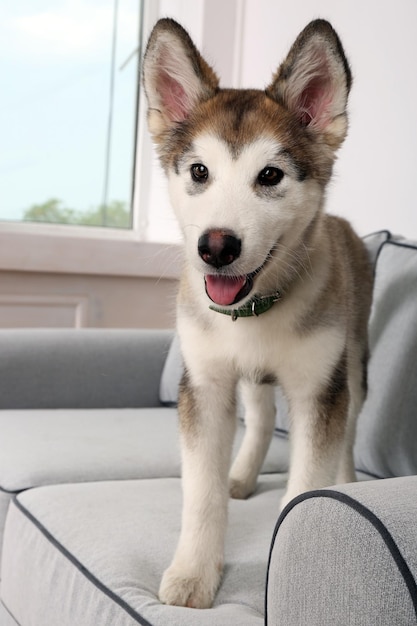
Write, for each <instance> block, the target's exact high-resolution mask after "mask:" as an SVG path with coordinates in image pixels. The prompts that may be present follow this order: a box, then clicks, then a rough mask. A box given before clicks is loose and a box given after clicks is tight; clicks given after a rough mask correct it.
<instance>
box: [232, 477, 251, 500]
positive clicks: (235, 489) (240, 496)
mask: <svg viewBox="0 0 417 626" xmlns="http://www.w3.org/2000/svg"><path fill="white" fill-rule="evenodd" d="M255 489H256V480H254V481H249V480H241V479H239V478H233V477H232V476H230V478H229V494H230V497H231V498H234V499H235V500H246V498H249V496H250V495H252V494H253V492H254V491H255Z"/></svg>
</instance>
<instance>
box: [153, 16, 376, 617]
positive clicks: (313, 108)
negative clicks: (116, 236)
mask: <svg viewBox="0 0 417 626" xmlns="http://www.w3.org/2000/svg"><path fill="white" fill-rule="evenodd" d="M350 85H351V73H350V69H349V65H348V62H347V60H346V57H345V54H344V52H343V48H342V45H341V43H340V40H339V38H338V36H337V34H336V33H335V31H334V30H333V28H332V27H331V25H330V24H329V23H328V22H326V21H323V20H316V21H314V22H312V23H311V24H309V25H308V26H307V27H306V28H305V30H304V31H303V32H302V33H301V34H300V35H299V37H298V38H297V40H296V42H295V43H294V45H293V47H292V48H291V50H290V52H289V54H288V57H287V58H286V60H285V61H284V62H283V64H282V65H281V66H280V67H279V69H278V71H277V72H276V74H275V75H274V76H273V79H272V82H271V84H270V85H269V87H267V89H266V90H265V91H258V90H250V89H248V90H245V89H221V88H219V82H218V78H217V76H216V74H215V73H214V71H213V70H212V69H211V67H209V65H208V64H207V63H206V61H205V60H204V59H203V58H202V57H201V55H200V54H199V52H198V51H197V50H196V48H195V46H194V44H193V42H192V41H191V39H190V37H189V36H188V34H187V33H186V32H185V31H184V29H183V28H182V27H181V26H179V25H178V24H177V23H176V22H174V21H172V20H170V19H163V20H160V21H159V22H158V23H157V24H156V26H155V28H154V30H153V32H152V34H151V37H150V39H149V43H148V47H147V50H146V54H145V59H144V86H145V91H146V95H147V99H148V105H149V111H148V121H149V129H150V132H151V134H152V136H153V139H154V141H155V144H156V145H157V149H158V153H159V156H160V160H161V163H162V166H163V168H164V170H165V172H166V175H167V177H168V181H169V191H170V197H171V201H172V205H173V207H174V210H175V213H176V215H177V218H178V221H179V224H180V226H181V229H182V233H183V236H184V244H185V267H184V271H183V275H182V279H181V286H180V290H179V296H178V332H179V335H180V340H181V347H182V353H183V357H184V362H185V368H186V369H185V373H184V377H183V380H182V384H181V390H180V400H179V414H180V423H181V440H182V458H183V494H184V505H183V520H182V531H181V536H180V540H179V544H178V548H177V551H176V553H175V556H174V559H173V562H172V564H171V566H170V567H169V568H168V570H167V571H166V572H165V574H164V577H163V580H162V584H161V588H160V599H161V600H162V601H163V602H165V603H168V604H176V605H182V606H189V607H209V606H210V605H211V604H212V601H213V598H214V595H215V593H216V589H217V587H218V585H219V581H220V578H221V574H222V567H223V550H224V536H225V528H226V519H227V501H228V497H229V494H231V496H232V497H234V498H247V497H248V496H249V495H250V494H251V493H252V492H253V491H254V489H255V486H256V481H257V476H258V473H259V470H260V468H261V465H262V462H263V460H264V457H265V454H266V451H267V449H268V445H269V443H270V440H271V437H272V433H273V430H274V420H275V406H274V386H275V385H276V384H279V385H280V386H281V388H282V390H283V392H284V394H285V396H286V398H287V400H288V406H289V411H290V418H291V453H292V454H291V464H290V474H289V481H288V488H287V491H286V494H285V495H284V498H283V501H282V504H281V506H284V505H285V504H286V503H287V502H289V501H290V500H291V499H292V498H293V497H294V496H296V495H298V494H300V493H301V492H304V491H307V490H310V489H316V488H319V487H324V486H327V485H330V484H334V483H338V482H349V481H353V480H354V479H355V473H354V467H353V459H352V447H353V442H354V433H355V420H356V417H357V415H358V412H359V410H360V408H361V405H362V403H363V400H364V397H365V393H366V364H367V357H368V345H367V322H368V315H369V308H370V303H371V290H372V277H371V271H370V266H369V262H368V256H367V253H366V251H365V249H364V246H363V244H362V242H361V240H360V239H359V238H358V237H357V236H356V235H355V234H354V232H353V231H352V229H351V227H350V226H349V224H348V223H347V222H345V221H344V220H342V219H339V218H336V217H331V216H328V215H326V214H325V213H324V212H323V204H324V197H325V191H326V185H327V184H328V182H329V179H330V177H331V173H332V168H333V163H334V159H335V152H336V151H337V149H338V148H339V146H340V145H341V143H342V142H343V140H344V138H345V135H346V130H347V116H346V103H347V98H348V93H349V89H350ZM239 382H241V386H242V395H243V400H244V404H245V407H246V434H245V438H244V441H243V444H242V447H241V450H240V451H239V454H238V456H237V458H236V460H235V461H234V463H233V465H232V468H231V469H230V464H231V450H232V442H233V437H234V434H235V428H236V388H237V385H238V383H239Z"/></svg>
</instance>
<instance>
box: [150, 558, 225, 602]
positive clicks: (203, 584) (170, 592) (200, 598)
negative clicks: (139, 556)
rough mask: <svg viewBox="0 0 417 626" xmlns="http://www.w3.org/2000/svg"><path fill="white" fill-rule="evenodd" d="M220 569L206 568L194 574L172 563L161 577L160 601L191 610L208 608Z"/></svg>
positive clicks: (218, 578)
mask: <svg viewBox="0 0 417 626" xmlns="http://www.w3.org/2000/svg"><path fill="white" fill-rule="evenodd" d="M221 569H222V568H221V567H218V568H214V569H211V568H210V566H207V567H206V568H201V569H200V573H199V574H195V573H193V572H192V571H188V570H187V569H185V568H183V567H179V566H177V565H176V564H175V563H173V564H172V565H171V566H170V567H169V568H168V569H167V570H166V571H165V573H164V575H163V577H162V581H161V586H160V588H159V599H160V601H161V602H163V603H164V604H171V605H174V606H186V607H188V608H192V609H208V608H210V607H211V605H212V604H213V600H214V596H215V595H216V591H217V588H218V586H219V583H220V577H221Z"/></svg>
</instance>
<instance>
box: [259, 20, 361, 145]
mask: <svg viewBox="0 0 417 626" xmlns="http://www.w3.org/2000/svg"><path fill="white" fill-rule="evenodd" d="M351 82H352V76H351V72H350V68H349V64H348V61H347V59H346V56H345V53H344V51H343V47H342V44H341V42H340V39H339V37H338V36H337V33H336V32H335V31H334V30H333V28H332V26H331V25H330V24H329V22H326V21H325V20H315V21H313V22H311V23H310V24H308V26H306V28H305V29H304V30H303V31H302V32H301V33H300V35H299V36H298V38H297V39H296V41H295V43H294V45H293V46H292V48H291V50H290V52H289V54H288V56H287V58H286V60H285V61H284V62H283V63H282V65H281V66H280V67H279V68H278V71H277V73H276V74H275V76H274V77H273V81H272V83H271V85H270V86H269V87H268V88H267V90H266V92H267V94H268V95H269V96H270V97H272V98H273V99H274V100H276V101H278V102H279V103H280V104H282V105H283V106H284V107H286V108H287V109H288V110H289V111H291V112H292V113H293V114H294V115H295V116H296V118H297V120H298V122H299V123H300V124H301V125H302V126H305V127H308V128H309V129H311V130H312V131H316V132H319V133H323V135H324V139H325V141H326V143H327V144H328V145H329V146H330V147H331V148H332V149H334V150H335V149H337V148H338V147H339V146H340V144H341V143H342V141H343V139H344V138H345V136H346V131H347V114H346V105H347V99H348V95H349V90H350V86H351Z"/></svg>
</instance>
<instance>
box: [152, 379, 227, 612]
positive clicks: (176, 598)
mask: <svg viewBox="0 0 417 626" xmlns="http://www.w3.org/2000/svg"><path fill="white" fill-rule="evenodd" d="M220 380H221V383H220V384H219V380H216V381H212V382H207V383H204V385H203V386H200V385H199V386H195V385H193V384H192V383H191V382H190V377H189V376H188V374H186V375H185V376H184V378H183V382H182V384H181V390H180V401H179V407H178V408H179V416H180V430H181V446H182V485H183V512H182V527H181V535H180V539H179V543H178V546H177V550H176V552H175V555H174V559H173V561H172V563H171V565H170V567H169V568H168V569H167V570H166V571H165V573H164V576H163V578H162V582H161V587H160V590H159V597H160V600H161V601H162V602H164V603H165V604H173V605H178V606H188V607H193V608H208V607H210V606H211V604H212V602H213V599H214V596H215V593H216V590H217V588H218V585H219V582H220V578H221V574H222V569H223V553H224V537H225V531H226V523H227V504H228V498H229V493H228V482H227V476H228V472H229V467H230V459H231V450H232V444H233V438H234V434H235V428H236V408H235V391H236V382H235V381H234V380H232V378H231V377H228V375H227V374H226V375H225V376H222V377H220Z"/></svg>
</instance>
